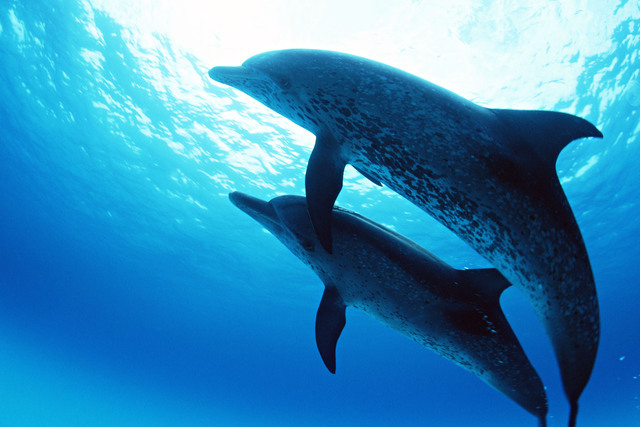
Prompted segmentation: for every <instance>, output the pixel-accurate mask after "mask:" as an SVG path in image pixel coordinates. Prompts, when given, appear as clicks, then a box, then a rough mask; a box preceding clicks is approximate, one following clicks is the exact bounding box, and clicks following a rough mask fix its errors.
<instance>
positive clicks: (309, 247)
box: [296, 233, 315, 252]
mask: <svg viewBox="0 0 640 427" xmlns="http://www.w3.org/2000/svg"><path fill="white" fill-rule="evenodd" d="M296 238H297V239H298V243H299V244H300V246H302V248H303V249H304V250H305V251H307V252H313V251H315V246H313V242H312V241H311V240H309V239H306V238H304V237H302V236H300V235H299V234H297V233H296Z"/></svg>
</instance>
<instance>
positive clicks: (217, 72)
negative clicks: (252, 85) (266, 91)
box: [209, 66, 271, 86]
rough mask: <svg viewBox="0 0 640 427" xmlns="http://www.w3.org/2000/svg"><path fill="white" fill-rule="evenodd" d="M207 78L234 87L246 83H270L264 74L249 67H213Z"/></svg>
mask: <svg viewBox="0 0 640 427" xmlns="http://www.w3.org/2000/svg"><path fill="white" fill-rule="evenodd" d="M209 77H210V78H211V79H212V80H215V81H217V82H220V83H224V84H226V85H229V86H236V85H237V84H239V83H241V82H246V81H263V82H271V79H269V77H267V76H266V75H265V74H263V73H261V72H259V71H257V70H255V69H253V68H249V67H243V66H240V67H213V68H212V69H210V70H209Z"/></svg>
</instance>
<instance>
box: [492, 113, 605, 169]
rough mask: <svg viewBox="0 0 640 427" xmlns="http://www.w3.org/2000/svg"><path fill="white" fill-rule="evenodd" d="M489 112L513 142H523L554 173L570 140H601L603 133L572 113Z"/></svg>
mask: <svg viewBox="0 0 640 427" xmlns="http://www.w3.org/2000/svg"><path fill="white" fill-rule="evenodd" d="M492 111H493V112H494V113H495V114H496V115H497V116H498V117H499V118H500V120H501V121H502V122H503V123H504V124H505V125H507V128H508V132H509V133H510V134H511V140H512V141H514V142H517V141H526V142H527V143H528V144H529V145H530V146H531V148H533V150H534V152H536V153H538V155H539V157H540V158H541V159H542V160H543V161H546V162H551V165H552V166H553V167H554V170H555V164H556V159H557V158H558V155H559V154H560V151H562V149H563V148H564V147H566V146H567V145H568V144H569V143H570V142H571V141H573V140H576V139H578V138H586V137H594V138H602V132H600V131H599V130H598V129H596V127H595V126H594V125H593V124H591V123H590V122H588V121H586V120H584V119H581V118H580V117H577V116H573V115H571V114H566V113H559V112H556V111H534V110H501V109H492ZM516 150H517V148H516Z"/></svg>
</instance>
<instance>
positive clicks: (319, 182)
mask: <svg viewBox="0 0 640 427" xmlns="http://www.w3.org/2000/svg"><path fill="white" fill-rule="evenodd" d="M345 166H346V163H345V161H344V160H342V158H341V157H340V150H339V146H338V144H337V143H336V141H335V140H334V139H333V137H332V136H331V134H329V133H319V134H318V136H317V138H316V145H315V147H314V148H313V151H312V152H311V157H309V164H308V165H307V174H306V176H305V187H306V193H307V207H308V209H309V217H310V218H311V223H312V224H313V229H314V230H315V231H316V235H317V236H318V240H320V243H321V244H322V247H323V248H324V249H325V250H326V251H327V252H328V253H331V247H332V245H333V241H332V238H331V213H332V211H333V204H334V203H335V201H336V198H337V197H338V194H340V190H342V177H343V175H344V167H345Z"/></svg>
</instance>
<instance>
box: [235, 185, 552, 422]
mask: <svg viewBox="0 0 640 427" xmlns="http://www.w3.org/2000/svg"><path fill="white" fill-rule="evenodd" d="M229 197H230V199H231V201H232V202H233V204H235V205H236V206H237V207H238V208H240V209H242V210H243V211H244V212H246V213H247V214H249V215H250V216H251V217H252V218H254V219H255V220H256V221H258V222H260V223H261V224H262V225H263V226H264V227H265V228H267V229H268V230H269V231H271V232H272V233H273V234H274V235H275V236H276V237H277V238H278V239H279V240H280V241H281V242H282V243H283V244H284V245H285V246H286V247H287V248H289V250H291V252H293V253H294V254H295V255H296V256H297V257H298V258H300V259H301V260H302V261H303V262H304V263H306V264H307V265H309V266H310V267H311V268H312V269H313V270H314V271H315V273H316V274H317V275H318V276H319V277H320V279H321V280H322V281H323V283H324V284H325V291H324V294H323V296H322V300H321V302H320V307H319V308H318V314H317V318H316V342H317V345H318V350H319V351H320V355H321V356H322V360H323V361H324V363H325V365H326V366H327V368H328V369H329V370H330V371H331V372H335V369H336V358H335V350H336V343H337V341H338V338H339V336H340V333H341V332H342V329H343V327H344V325H345V322H346V318H345V310H346V307H347V306H352V307H355V308H358V309H360V310H363V311H364V312H366V313H368V314H369V315H371V316H373V317H374V318H376V319H378V320H379V321H381V322H382V323H384V324H386V325H387V326H389V327H391V328H393V329H395V330H396V331H398V332H400V333H402V334H404V335H405V336H407V337H409V338H411V339H413V340H414V341H416V342H418V343H419V344H422V345H424V346H425V347H427V348H430V349H432V350H434V351H435V352H437V353H438V354H440V355H442V356H443V357H445V358H447V359H449V360H451V361H452V362H454V363H456V364H458V365H459V366H461V367H463V368H465V369H467V370H469V371H470V372H472V373H474V374H475V375H477V376H478V377H480V378H481V379H482V380H484V381H486V382H487V383H488V384H490V385H491V386H493V387H494V388H496V389H497V390H499V391H501V392H502V393H504V394H505V395H506V396H508V397H509V398H511V399H513V400H514V401H515V402H516V403H518V404H520V405H521V406H522V407H523V408H524V409H526V410H527V411H529V412H530V413H531V414H533V415H535V416H536V417H537V418H538V419H539V421H540V424H541V425H544V424H545V422H546V421H545V420H546V413H547V401H546V394H545V391H544V387H543V385H542V381H541V380H540V378H539V377H538V374H537V373H536V371H535V370H534V368H533V367H532V366H531V363H530V362H529V360H528V359H527V357H526V355H525V354H524V351H523V349H522V347H521V346H520V343H519V342H518V339H517V338H516V336H515V335H514V333H513V331H512V329H511V327H510V326H509V324H508V323H507V320H506V319H505V317H504V314H503V313H502V310H501V309H500V305H499V297H500V294H501V293H502V291H503V290H504V289H506V288H507V287H508V286H510V284H509V282H507V280H506V279H505V278H504V277H503V276H502V275H501V274H500V273H499V272H498V271H497V270H495V269H492V268H491V269H479V270H456V269H454V268H453V267H451V266H449V265H448V264H446V263H444V262H443V261H442V260H440V259H438V258H437V257H435V256H434V255H433V254H431V253H430V252H428V251H426V250H425V249H423V248H421V247H420V246H418V245H417V244H415V243H413V242H412V241H410V240H408V239H406V238H405V237H403V236H400V235H399V234H397V233H395V232H393V231H391V230H388V229H386V228H385V227H383V226H381V225H379V224H376V223H375V222H373V221H371V220H369V219H367V218H364V217H362V216H360V215H358V214H356V213H353V212H350V211H347V210H345V209H340V208H337V207H336V208H335V209H334V212H333V236H334V241H333V254H328V253H327V252H326V251H325V250H323V249H322V247H321V244H320V241H319V240H318V238H317V236H316V234H315V232H314V230H313V227H312V224H311V221H310V220H309V215H308V213H307V206H306V201H305V199H304V197H299V196H281V197H277V198H275V199H273V200H271V201H270V202H265V201H262V200H260V199H257V198H254V197H251V196H248V195H245V194H242V193H238V192H235V193H231V194H230V196H229Z"/></svg>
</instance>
